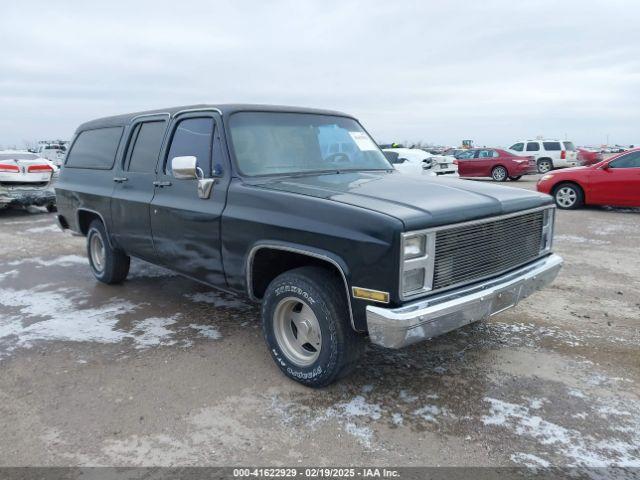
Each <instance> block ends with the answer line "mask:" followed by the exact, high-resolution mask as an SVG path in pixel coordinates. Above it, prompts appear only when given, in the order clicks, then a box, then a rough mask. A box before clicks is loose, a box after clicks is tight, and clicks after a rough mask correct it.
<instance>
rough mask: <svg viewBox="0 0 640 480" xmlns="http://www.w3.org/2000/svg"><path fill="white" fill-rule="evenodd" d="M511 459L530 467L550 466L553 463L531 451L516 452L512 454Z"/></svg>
mask: <svg viewBox="0 0 640 480" xmlns="http://www.w3.org/2000/svg"><path fill="white" fill-rule="evenodd" d="M511 461H512V462H514V463H519V464H521V465H524V466H525V467H529V468H537V467H542V468H549V467H550V466H551V464H550V463H549V462H547V461H546V460H545V459H544V458H540V457H538V456H536V455H533V454H531V453H514V454H513V455H511Z"/></svg>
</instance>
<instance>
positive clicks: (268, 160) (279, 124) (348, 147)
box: [229, 112, 393, 176]
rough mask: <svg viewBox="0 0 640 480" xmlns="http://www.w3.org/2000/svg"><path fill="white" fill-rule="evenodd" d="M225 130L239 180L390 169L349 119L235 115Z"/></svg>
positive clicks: (297, 114)
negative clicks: (227, 133) (228, 137)
mask: <svg viewBox="0 0 640 480" xmlns="http://www.w3.org/2000/svg"><path fill="white" fill-rule="evenodd" d="M229 128H230V132H231V142H232V143H233V150H234V153H235V157H236V161H237V163H238V168H239V170H240V172H241V173H242V174H244V175H249V176H255V175H278V174H296V173H305V172H316V171H345V170H391V169H392V168H393V167H392V166H391V165H390V164H389V162H388V161H387V159H386V158H385V156H384V155H383V154H382V152H381V151H380V149H379V148H378V146H377V145H376V144H375V142H374V141H373V140H372V139H371V137H369V135H367V133H366V132H365V131H364V130H363V129H362V127H361V126H360V124H359V123H358V122H356V121H355V120H353V119H351V118H345V117H337V116H331V115H316V114H309V113H272V112H240V113H235V114H233V115H232V116H231V119H230V121H229Z"/></svg>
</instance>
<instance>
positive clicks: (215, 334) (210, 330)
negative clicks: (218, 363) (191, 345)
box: [189, 323, 222, 340]
mask: <svg viewBox="0 0 640 480" xmlns="http://www.w3.org/2000/svg"><path fill="white" fill-rule="evenodd" d="M189 328H193V329H194V330H197V331H198V334H200V336H201V337H205V338H210V339H211V340H218V339H220V338H222V335H220V332H219V331H218V329H217V328H215V327H212V326H211V325H196V324H195V323H191V324H190V325H189Z"/></svg>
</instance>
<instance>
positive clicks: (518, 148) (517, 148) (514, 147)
mask: <svg viewBox="0 0 640 480" xmlns="http://www.w3.org/2000/svg"><path fill="white" fill-rule="evenodd" d="M523 148H524V143H516V144H515V145H511V146H510V147H509V150H515V151H516V152H521V151H522V149H523Z"/></svg>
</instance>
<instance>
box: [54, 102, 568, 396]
mask: <svg viewBox="0 0 640 480" xmlns="http://www.w3.org/2000/svg"><path fill="white" fill-rule="evenodd" d="M56 194H57V202H58V210H59V212H58V216H57V219H58V222H59V225H60V226H61V228H63V229H71V230H72V231H75V232H77V233H80V234H82V235H85V236H86V237H87V253H88V257H89V261H90V266H91V270H92V271H93V274H94V275H95V277H96V278H97V279H98V280H100V281H102V282H105V283H118V282H123V281H124V280H125V279H126V277H127V273H128V270H129V259H130V257H131V256H133V257H137V258H141V259H143V260H146V261H148V262H152V263H154V264H157V265H161V266H163V267H166V268H169V269H171V270H174V271H176V272H178V273H180V274H182V275H185V276H187V277H189V278H192V279H194V280H197V281H199V282H203V283H205V284H207V285H210V286H212V287H216V288H220V289H223V290H227V291H231V292H237V293H242V294H245V295H247V296H248V297H249V298H250V299H252V300H254V301H256V302H261V303H262V322H263V329H264V336H265V340H266V342H267V345H268V348H269V350H270V352H271V355H272V356H273V359H274V360H275V362H276V363H277V365H278V366H279V367H280V369H281V370H282V371H283V372H284V373H285V374H286V375H288V376H289V377H290V378H292V379H294V380H296V381H298V382H301V383H303V384H305V385H309V386H314V387H319V386H324V385H328V384H330V383H331V382H333V381H335V380H336V379H338V378H340V377H342V376H344V375H345V374H346V373H348V372H349V371H350V370H351V369H352V368H353V367H354V365H356V362H357V359H358V355H359V354H360V352H361V351H362V348H363V346H364V342H365V339H366V338H367V337H368V338H369V340H370V341H371V342H373V343H375V344H378V345H382V346H384V347H389V348H399V347H403V346H405V345H409V344H411V343H414V342H418V341H420V340H424V339H428V338H431V337H434V336H437V335H441V334H443V333H446V332H448V331H451V330H453V329H456V328H458V327H461V326H463V325H466V324H469V323H471V322H475V321H478V320H482V319H486V318H488V317H489V316H491V315H494V314H496V313H498V312H501V311H503V310H505V309H507V308H509V307H512V306H514V305H515V304H517V303H518V301H519V300H521V299H522V298H524V297H526V296H528V295H530V294H531V293H533V292H534V291H536V290H538V289H540V288H542V287H544V286H545V285H547V284H549V283H550V282H551V281H552V280H553V279H554V278H555V276H556V275H557V273H558V271H559V270H560V267H561V265H562V259H561V258H560V257H559V256H557V255H555V254H554V253H552V250H551V248H552V237H553V226H554V207H553V201H552V199H551V197H549V196H546V195H542V194H538V193H534V192H530V191H526V190H522V189H514V188H507V187H503V186H494V185H490V184H487V183H480V182H470V181H465V180H458V179H452V178H442V177H437V178H436V177H432V178H428V177H424V176H411V175H406V174H401V173H399V172H397V171H395V170H394V169H393V167H392V166H391V165H390V164H389V162H388V161H387V160H386V158H385V156H384V155H383V154H382V152H381V151H380V149H379V148H378V146H377V145H376V143H375V142H374V141H373V140H372V139H371V137H370V136H369V135H368V133H367V132H366V131H365V130H364V128H363V127H362V126H361V125H360V123H359V122H358V120H356V119H355V118H353V117H352V116H350V115H346V114H344V113H339V112H334V111H324V110H314V109H307V108H293V107H276V106H261V105H217V106H213V105H197V106H189V107H180V108H168V109H162V110H157V111H149V112H142V113H133V114H127V115H120V116H114V117H108V118H102V119H99V120H93V121H90V122H87V123H85V124H83V125H81V126H80V127H79V128H78V130H77V131H76V134H75V137H74V139H73V142H72V145H71V148H70V151H69V153H68V155H67V158H66V160H65V165H64V167H63V169H62V173H61V175H60V179H59V182H58V184H57V185H56Z"/></svg>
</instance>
